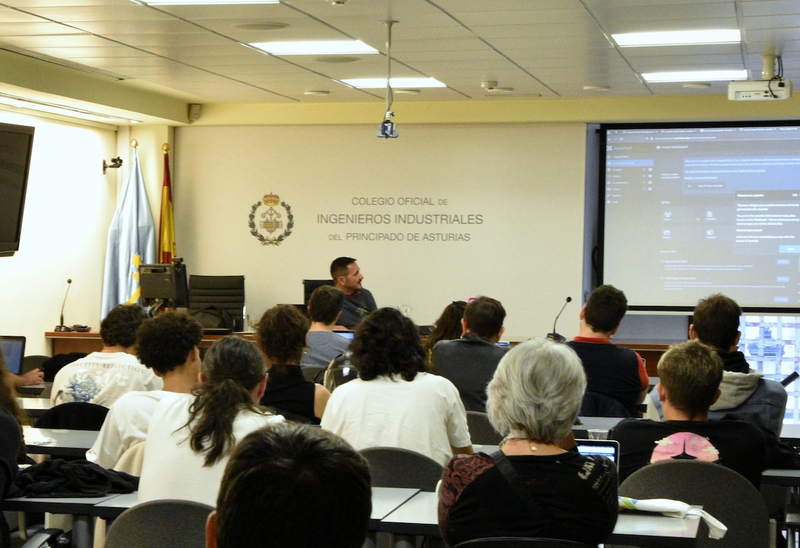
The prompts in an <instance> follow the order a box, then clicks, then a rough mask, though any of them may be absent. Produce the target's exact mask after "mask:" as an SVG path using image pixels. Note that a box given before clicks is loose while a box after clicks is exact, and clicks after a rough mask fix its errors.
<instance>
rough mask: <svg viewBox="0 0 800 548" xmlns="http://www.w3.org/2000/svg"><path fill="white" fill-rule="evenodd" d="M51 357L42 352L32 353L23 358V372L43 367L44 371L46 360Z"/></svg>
mask: <svg viewBox="0 0 800 548" xmlns="http://www.w3.org/2000/svg"><path fill="white" fill-rule="evenodd" d="M49 359H50V356H43V355H41V354H32V355H30V356H25V357H24V358H22V371H21V372H22V373H27V372H28V371H33V370H34V369H41V370H42V371H44V362H46V361H47V360H49Z"/></svg>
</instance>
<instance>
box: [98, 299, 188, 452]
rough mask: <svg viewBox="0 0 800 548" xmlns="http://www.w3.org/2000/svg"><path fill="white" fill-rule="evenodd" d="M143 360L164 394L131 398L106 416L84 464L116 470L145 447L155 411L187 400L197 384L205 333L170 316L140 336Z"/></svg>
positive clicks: (162, 317) (141, 331) (156, 321)
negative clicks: (177, 396) (174, 396)
mask: <svg viewBox="0 0 800 548" xmlns="http://www.w3.org/2000/svg"><path fill="white" fill-rule="evenodd" d="M136 338H137V344H136V347H137V354H138V356H139V360H140V361H141V362H142V363H143V364H144V365H145V366H147V367H149V368H150V369H152V370H153V372H154V373H155V374H156V376H158V377H160V378H161V379H162V380H163V382H164V389H163V390H148V391H143V392H139V391H136V392H128V393H127V394H124V395H123V396H122V397H121V398H120V399H118V400H117V401H116V402H115V403H114V405H112V406H111V408H110V409H109V410H108V415H106V420H105V422H104V423H103V427H102V428H101V429H100V434H99V435H98V436H97V440H96V441H95V442H94V445H92V448H91V449H89V450H88V451H87V452H86V460H89V461H92V462H96V463H97V464H99V465H100V466H103V467H105V468H112V467H113V466H114V465H115V464H116V463H117V461H118V460H119V458H120V457H121V456H122V454H123V453H124V452H125V451H126V450H127V449H128V448H129V447H131V446H132V445H134V444H136V443H139V442H143V441H144V440H145V438H146V437H147V429H148V427H149V426H150V420H151V419H152V417H153V412H154V411H155V408H156V405H157V404H158V402H160V401H161V400H162V399H163V398H164V397H165V396H166V395H167V394H170V393H173V392H175V393H183V394H188V393H190V392H191V391H192V388H193V387H194V386H195V385H196V384H197V382H198V375H199V374H200V363H201V362H200V349H199V348H198V345H199V344H200V341H201V340H202V338H203V327H202V326H201V325H200V324H199V323H198V322H196V321H195V320H194V319H192V318H191V317H190V316H187V315H186V314H178V313H176V312H167V313H165V314H161V315H159V316H157V317H155V318H152V319H150V320H147V321H145V322H144V323H143V324H142V325H141V327H139V331H138V332H137V337H136Z"/></svg>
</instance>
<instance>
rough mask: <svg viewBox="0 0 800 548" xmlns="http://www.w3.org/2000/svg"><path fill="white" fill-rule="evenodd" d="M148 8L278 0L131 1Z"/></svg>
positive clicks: (271, 0)
mask: <svg viewBox="0 0 800 548" xmlns="http://www.w3.org/2000/svg"><path fill="white" fill-rule="evenodd" d="M131 1H132V2H134V3H136V4H146V5H148V6H217V5H236V4H278V3H280V0H139V1H137V0H131Z"/></svg>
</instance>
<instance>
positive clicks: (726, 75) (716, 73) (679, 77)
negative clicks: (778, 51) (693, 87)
mask: <svg viewBox="0 0 800 548" xmlns="http://www.w3.org/2000/svg"><path fill="white" fill-rule="evenodd" d="M642 78H644V79H645V81H646V82H648V83H651V84H652V83H659V82H720V81H729V80H747V70H745V69H742V70H685V71H678V72H643V73H642Z"/></svg>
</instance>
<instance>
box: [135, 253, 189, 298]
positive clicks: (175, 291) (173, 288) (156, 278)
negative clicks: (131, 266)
mask: <svg viewBox="0 0 800 548" xmlns="http://www.w3.org/2000/svg"><path fill="white" fill-rule="evenodd" d="M139 285H140V286H141V288H142V300H143V301H144V303H145V304H146V305H148V306H149V305H151V304H153V303H154V302H155V301H156V300H159V301H163V302H165V303H166V302H168V304H169V306H173V307H179V308H188V307H189V284H188V283H187V282H186V265H184V264H183V263H178V264H143V265H139Z"/></svg>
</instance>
